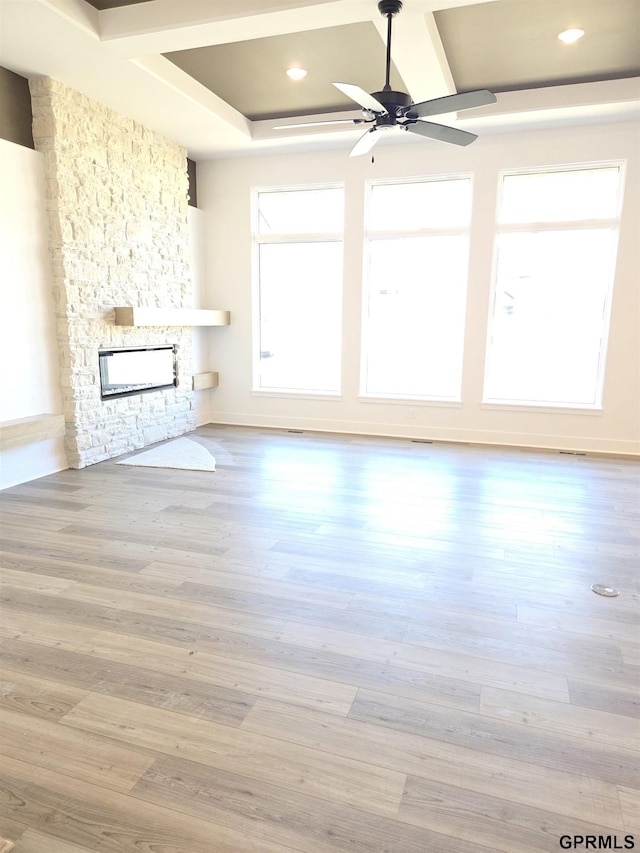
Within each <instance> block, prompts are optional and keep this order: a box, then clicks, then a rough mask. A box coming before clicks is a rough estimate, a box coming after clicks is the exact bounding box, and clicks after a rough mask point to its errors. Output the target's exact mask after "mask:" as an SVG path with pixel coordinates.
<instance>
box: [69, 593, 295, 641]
mask: <svg viewBox="0 0 640 853" xmlns="http://www.w3.org/2000/svg"><path fill="white" fill-rule="evenodd" d="M60 598H61V600H63V599H64V601H65V602H68V603H69V602H76V601H81V602H86V603H95V604H96V605H98V606H106V607H112V608H115V609H116V610H117V609H126V610H129V611H133V612H135V613H142V614H146V615H149V616H160V617H163V616H166V617H169V618H171V617H173V618H176V619H178V618H181V619H183V620H186V621H188V620H190V619H192V620H193V621H194V622H199V623H200V624H204V625H216V626H220V627H223V628H226V629H227V630H229V631H240V632H242V631H243V630H247V631H249V632H250V633H251V634H254V633H257V634H258V635H259V636H263V637H275V635H276V634H277V632H278V631H279V630H280V628H282V626H283V624H284V621H285V620H284V618H279V617H276V616H265V615H260V614H255V613H243V612H242V611H240V610H232V609H229V608H225V607H219V606H217V605H215V604H200V603H199V602H196V601H188V600H176V599H175V598H172V597H168V596H162V597H160V596H155V595H149V594H146V593H135V592H130V591H128V590H114V589H108V590H105V589H104V588H103V587H96V586H93V585H91V584H74V585H73V586H72V587H70V588H68V589H66V590H64V595H61V596H60ZM69 609H71V604H70V605H69Z"/></svg>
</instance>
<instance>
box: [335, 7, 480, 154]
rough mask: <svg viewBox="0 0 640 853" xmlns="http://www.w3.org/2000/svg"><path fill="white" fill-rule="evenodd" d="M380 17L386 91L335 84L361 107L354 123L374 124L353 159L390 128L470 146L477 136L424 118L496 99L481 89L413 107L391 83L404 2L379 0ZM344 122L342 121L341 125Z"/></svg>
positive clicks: (356, 145) (355, 148) (465, 108)
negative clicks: (397, 18) (397, 20)
mask: <svg viewBox="0 0 640 853" xmlns="http://www.w3.org/2000/svg"><path fill="white" fill-rule="evenodd" d="M378 9H379V11H380V14H381V15H383V16H385V17H386V18H387V62H386V77H385V84H384V87H383V89H382V90H381V91H380V92H373V93H371V94H369V93H368V92H365V90H364V89H361V88H360V86H356V85H354V84H353V83H334V84H333V85H334V86H335V87H336V88H337V89H339V90H340V91H341V92H342V93H343V94H344V95H346V96H347V97H348V98H351V100H352V101H355V102H356V103H357V104H359V105H360V106H361V107H362V115H363V117H362V118H360V119H352V121H353V123H354V124H371V125H372V127H370V128H369V129H368V130H366V131H365V132H364V134H363V136H361V137H360V139H359V140H358V141H357V142H356V144H355V145H354V146H353V148H352V149H351V151H350V152H349V156H350V157H358V156H359V155H361V154H366V153H367V152H368V151H370V150H371V149H372V148H373V146H374V145H375V143H376V142H377V141H378V139H379V138H380V134H379V133H378V132H377V131H380V130H383V131H386V130H388V129H390V128H399V129H400V130H405V131H409V132H410V133H415V134H417V135H419V136H423V137H426V138H428V139H437V140H439V141H441V142H448V143H450V144H452V145H469V144H470V143H471V142H473V141H474V140H475V139H477V138H478V137H477V136H476V134H475V133H468V132H467V131H466V130H459V129H458V128H455V127H449V126H448V125H444V124H435V123H434V122H429V121H423V120H422V119H424V118H426V117H428V116H433V115H442V114H444V113H452V112H459V111H460V110H468V109H471V108H472V107H480V106H484V105H486V104H494V103H495V102H496V96H495V95H494V94H493V92H490V91H489V90H488V89H478V90H476V91H474V92H463V93H460V94H456V95H446V96H445V97H443V98H432V99H431V100H429V101H422V102H420V103H418V104H414V103H413V102H412V100H411V98H410V96H409V95H408V94H407V93H406V92H396V91H394V90H393V89H392V88H391V85H390V83H389V79H390V70H391V28H392V21H393V17H394V15H397V14H398V12H399V11H400V10H401V9H402V2H401V0H380V2H379V3H378ZM342 123H343V122H342Z"/></svg>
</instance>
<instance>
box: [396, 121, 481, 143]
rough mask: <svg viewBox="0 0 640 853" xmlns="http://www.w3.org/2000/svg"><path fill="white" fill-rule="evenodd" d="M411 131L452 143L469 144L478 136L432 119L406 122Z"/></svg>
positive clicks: (406, 126) (407, 128)
mask: <svg viewBox="0 0 640 853" xmlns="http://www.w3.org/2000/svg"><path fill="white" fill-rule="evenodd" d="M403 127H405V128H406V130H408V131H409V132H410V133H418V134H419V135H420V136H426V137H428V138H429V139H438V140H440V142H450V143H451V144H452V145H469V144H471V143H472V142H473V141H474V140H476V139H477V138H478V136H477V134H475V133H468V132H467V131H466V130H458V128H457V127H448V126H447V125H446V124H435V123H434V122H432V121H416V122H413V123H412V124H405V125H403Z"/></svg>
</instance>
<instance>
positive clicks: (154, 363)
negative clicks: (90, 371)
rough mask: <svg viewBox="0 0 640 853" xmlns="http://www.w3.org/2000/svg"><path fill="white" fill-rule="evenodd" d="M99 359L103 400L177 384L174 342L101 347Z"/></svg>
mask: <svg viewBox="0 0 640 853" xmlns="http://www.w3.org/2000/svg"><path fill="white" fill-rule="evenodd" d="M98 359H99V363H100V396H101V398H102V399H103V400H109V399H112V398H113V397H128V396H130V395H132V394H143V393H144V392H145V391H158V390H161V389H162V388H173V387H175V386H176V385H177V384H178V383H177V381H176V348H175V346H157V347H132V348H131V349H117V350H116V349H113V350H100V351H99V353H98Z"/></svg>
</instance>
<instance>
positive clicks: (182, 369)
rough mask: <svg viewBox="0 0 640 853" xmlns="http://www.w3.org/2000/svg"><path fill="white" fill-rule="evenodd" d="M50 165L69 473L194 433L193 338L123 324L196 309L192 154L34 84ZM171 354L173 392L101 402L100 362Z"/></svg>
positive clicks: (181, 331)
mask: <svg viewBox="0 0 640 853" xmlns="http://www.w3.org/2000/svg"><path fill="white" fill-rule="evenodd" d="M30 88H31V99H32V105H33V136H34V141H35V146H36V149H37V150H38V151H41V152H42V153H43V154H44V159H45V180H46V188H47V208H48V216H49V241H50V251H51V259H52V268H53V290H54V301H55V312H56V324H57V340H58V351H59V365H60V384H61V390H62V398H63V403H64V414H65V422H66V439H65V443H66V452H67V460H68V464H69V466H70V467H72V468H82V467H84V466H85V465H90V464H92V463H94V462H99V461H101V460H103V459H108V458H111V457H113V456H118V455H120V454H122V453H126V452H128V451H130V450H134V449H136V448H139V447H144V446H146V445H148V444H151V443H153V442H155V441H160V440H162V439H165V438H170V437H173V436H177V435H182V434H184V433H185V432H188V431H189V430H192V429H194V428H195V414H194V406H193V391H192V390H191V376H192V373H193V370H192V343H191V340H192V339H191V329H189V328H186V327H177V326H164V327H162V326H150V327H135V326H122V325H116V323H115V307H116V306H127V305H131V306H145V307H156V308H189V307H192V305H193V302H192V281H191V273H190V269H189V263H190V261H189V234H188V225H187V204H188V195H187V194H188V176H187V159H186V154H187V152H186V150H185V149H184V148H182V147H181V146H179V145H177V144H176V143H173V142H170V141H169V140H167V139H165V138H163V137H161V136H160V135H158V134H157V133H154V132H153V131H151V130H148V129H147V128H145V127H143V126H142V125H140V124H137V123H136V122H134V121H133V120H131V119H128V118H126V117H124V116H122V115H119V114H118V113H115V112H113V111H112V110H110V109H108V108H107V107H105V106H103V105H102V104H99V103H96V102H95V101H92V100H91V99H90V98H87V97H86V96H84V95H82V94H80V93H79V92H76V91H74V90H72V89H69V88H68V87H66V86H64V85H63V84H61V83H59V82H57V81H55V80H52V79H50V78H39V79H35V80H32V81H30ZM160 345H163V346H171V347H174V348H175V382H176V384H175V386H172V387H169V388H163V389H161V390H155V391H148V392H146V393H144V394H131V395H128V396H123V397H119V398H116V399H104V400H103V399H102V398H101V387H100V363H99V356H98V353H99V351H108V350H123V349H135V348H144V347H152V346H160Z"/></svg>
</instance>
